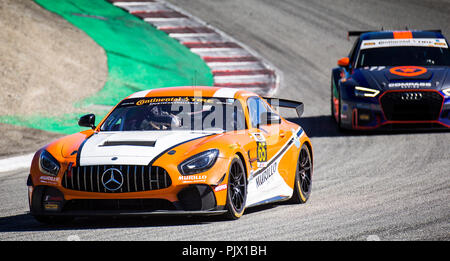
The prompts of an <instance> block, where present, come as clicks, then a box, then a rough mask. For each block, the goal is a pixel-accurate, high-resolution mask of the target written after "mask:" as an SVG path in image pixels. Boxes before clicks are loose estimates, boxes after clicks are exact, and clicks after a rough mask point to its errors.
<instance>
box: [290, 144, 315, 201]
mask: <svg viewBox="0 0 450 261" xmlns="http://www.w3.org/2000/svg"><path fill="white" fill-rule="evenodd" d="M312 173H313V164H312V160H311V153H310V151H309V148H308V146H307V145H306V144H303V146H302V148H301V150H300V155H299V157H298V161H297V169H296V173H295V184H294V192H293V195H292V198H291V202H292V203H296V204H303V203H306V201H308V199H309V196H310V195H311V189H312Z"/></svg>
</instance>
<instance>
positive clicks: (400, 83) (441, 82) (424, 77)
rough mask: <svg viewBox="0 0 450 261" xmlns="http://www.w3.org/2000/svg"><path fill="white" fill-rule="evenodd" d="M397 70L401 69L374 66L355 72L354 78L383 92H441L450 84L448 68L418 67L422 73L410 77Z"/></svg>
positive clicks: (362, 84)
mask: <svg viewBox="0 0 450 261" xmlns="http://www.w3.org/2000/svg"><path fill="white" fill-rule="evenodd" d="M397 68H399V67H398V66H397V67H385V66H373V67H365V68H358V69H355V70H354V72H353V75H352V78H353V80H355V81H356V82H357V84H358V85H360V86H363V87H369V88H374V89H378V90H382V91H387V90H403V89H434V90H441V89H443V87H444V86H448V85H449V84H450V79H449V78H450V77H449V75H450V73H449V71H450V70H449V68H448V67H418V68H422V71H421V72H419V73H410V75H408V73H405V74H404V75H399V73H395V70H396V69H397ZM397 71H398V70H397ZM400 74H401V73H400ZM416 74H417V75H416ZM446 81H448V83H446Z"/></svg>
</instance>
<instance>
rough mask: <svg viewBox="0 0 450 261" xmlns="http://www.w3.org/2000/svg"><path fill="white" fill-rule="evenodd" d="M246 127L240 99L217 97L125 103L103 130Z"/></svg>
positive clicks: (140, 99)
mask: <svg viewBox="0 0 450 261" xmlns="http://www.w3.org/2000/svg"><path fill="white" fill-rule="evenodd" d="M245 128H246V125H245V115H244V111H243V109H242V105H241V103H240V102H239V100H235V99H229V98H216V97H145V98H132V99H127V100H124V101H122V102H121V103H120V104H119V105H118V106H117V107H116V108H115V109H114V111H113V112H112V113H111V114H110V115H109V116H108V118H107V119H106V120H105V122H104V123H103V125H102V126H101V128H100V130H101V131H157V130H217V129H219V130H224V131H236V130H243V129H245Z"/></svg>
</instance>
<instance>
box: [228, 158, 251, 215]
mask: <svg viewBox="0 0 450 261" xmlns="http://www.w3.org/2000/svg"><path fill="white" fill-rule="evenodd" d="M228 173H229V174H228V190H227V205H226V207H227V210H228V212H227V214H226V215H227V217H228V218H230V219H238V218H240V217H241V216H242V214H244V209H245V202H246V199H247V178H246V175H245V169H244V165H243V163H242V160H241V159H240V158H239V157H238V156H237V155H236V156H235V157H234V158H233V160H232V161H231V164H230V170H229V172H228Z"/></svg>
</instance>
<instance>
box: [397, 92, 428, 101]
mask: <svg viewBox="0 0 450 261" xmlns="http://www.w3.org/2000/svg"><path fill="white" fill-rule="evenodd" d="M422 98H423V94H422V93H420V92H405V93H402V96H401V99H402V100H403V101H419V100H421V99H422Z"/></svg>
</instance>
